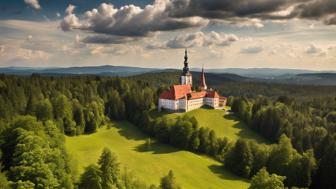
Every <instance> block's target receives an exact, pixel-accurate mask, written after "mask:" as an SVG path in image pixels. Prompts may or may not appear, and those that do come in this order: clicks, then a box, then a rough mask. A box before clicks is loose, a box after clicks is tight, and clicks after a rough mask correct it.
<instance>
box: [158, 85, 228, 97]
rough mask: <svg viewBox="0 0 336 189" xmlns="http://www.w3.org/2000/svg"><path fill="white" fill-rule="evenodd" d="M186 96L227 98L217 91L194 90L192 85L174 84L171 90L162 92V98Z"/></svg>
mask: <svg viewBox="0 0 336 189" xmlns="http://www.w3.org/2000/svg"><path fill="white" fill-rule="evenodd" d="M186 97H188V99H197V98H204V97H208V98H220V99H226V98H225V97H222V96H220V95H219V94H218V93H217V92H216V91H208V92H206V91H200V92H192V90H191V85H173V86H172V88H171V89H170V90H169V91H165V92H163V93H161V94H160V99H169V100H177V99H181V98H186Z"/></svg>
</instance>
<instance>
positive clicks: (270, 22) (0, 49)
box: [0, 0, 336, 70]
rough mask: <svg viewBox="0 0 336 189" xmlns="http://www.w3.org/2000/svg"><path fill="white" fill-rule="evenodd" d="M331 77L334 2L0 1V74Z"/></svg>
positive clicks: (335, 46)
mask: <svg viewBox="0 0 336 189" xmlns="http://www.w3.org/2000/svg"><path fill="white" fill-rule="evenodd" d="M184 48H188V49H189V59H190V67H201V66H202V64H204V66H205V67H206V68H228V67H236V68H251V67H259V68H260V67H263V68H298V69H312V70H336V1H335V0H105V1H101V0H96V1H94V0H57V1H56V0H0V67H7V66H20V67H68V66H87V65H123V66H139V67H159V68H180V67H182V63H183V53H184Z"/></svg>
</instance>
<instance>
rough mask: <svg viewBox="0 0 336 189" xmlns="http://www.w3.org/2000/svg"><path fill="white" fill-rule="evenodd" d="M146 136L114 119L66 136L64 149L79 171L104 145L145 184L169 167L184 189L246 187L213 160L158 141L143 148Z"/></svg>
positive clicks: (151, 182)
mask: <svg viewBox="0 0 336 189" xmlns="http://www.w3.org/2000/svg"><path fill="white" fill-rule="evenodd" d="M146 138H147V136H146V135H145V134H143V133H142V132H141V131H140V130H138V128H136V127H135V126H133V125H132V124H130V123H128V122H117V123H113V125H112V127H111V128H107V127H104V128H101V129H99V131H98V132H97V133H94V134H91V135H82V136H77V137H66V148H67V150H68V152H69V153H70V155H71V157H72V158H73V161H75V162H76V163H77V166H78V168H79V173H82V171H83V168H84V167H85V166H87V165H89V164H91V163H96V162H97V160H98V158H99V156H100V154H101V152H102V149H103V148H104V147H108V148H110V149H111V150H112V151H113V152H115V153H116V154H117V155H118V158H119V160H120V162H121V165H122V166H126V167H127V168H128V169H129V170H131V171H132V172H133V173H134V174H135V175H136V176H137V177H138V178H139V179H140V180H142V181H144V182H145V183H147V184H156V185H158V184H159V180H160V178H161V177H162V176H164V175H165V174H167V173H168V171H169V170H170V169H172V170H173V171H174V174H175V176H176V178H177V182H178V183H179V184H180V185H181V186H182V187H183V188H184V189H194V188H195V189H196V188H197V189H199V188H201V189H208V188H213V189H217V188H228V189H231V188H232V189H246V188H248V185H249V183H248V181H247V180H244V179H241V178H239V177H237V176H235V175H233V174H231V173H230V172H227V171H225V170H224V168H222V164H221V163H219V162H217V161H215V160H213V159H210V158H207V157H204V156H200V155H196V154H193V153H190V152H187V151H181V150H178V149H176V148H173V147H171V146H168V145H164V144H160V143H155V144H153V146H152V147H151V149H150V150H147V149H145V145H144V144H145V140H146Z"/></svg>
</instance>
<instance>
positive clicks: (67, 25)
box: [60, 4, 81, 31]
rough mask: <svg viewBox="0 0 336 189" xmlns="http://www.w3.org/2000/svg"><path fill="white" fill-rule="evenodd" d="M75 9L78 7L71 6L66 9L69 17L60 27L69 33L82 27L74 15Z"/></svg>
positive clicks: (66, 17) (65, 18)
mask: <svg viewBox="0 0 336 189" xmlns="http://www.w3.org/2000/svg"><path fill="white" fill-rule="evenodd" d="M75 8H76V7H75V6H74V5H71V4H70V5H69V6H68V7H67V8H66V10H65V12H66V14H67V15H66V16H65V17H64V18H63V20H62V21H61V23H60V27H61V28H62V30H63V31H69V30H70V29H75V28H80V27H81V24H80V23H79V19H78V17H77V16H76V15H75V14H74V13H73V11H74V10H75Z"/></svg>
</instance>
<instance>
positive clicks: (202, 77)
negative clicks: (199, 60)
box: [200, 64, 207, 90]
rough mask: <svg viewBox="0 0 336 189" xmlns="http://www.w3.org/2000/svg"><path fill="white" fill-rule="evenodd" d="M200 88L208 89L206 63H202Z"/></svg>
mask: <svg viewBox="0 0 336 189" xmlns="http://www.w3.org/2000/svg"><path fill="white" fill-rule="evenodd" d="M200 88H201V89H202V90H207V85H206V83H205V75H204V64H202V73H201V83H200Z"/></svg>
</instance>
